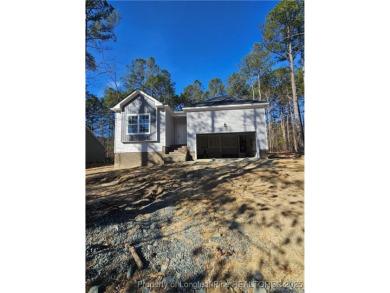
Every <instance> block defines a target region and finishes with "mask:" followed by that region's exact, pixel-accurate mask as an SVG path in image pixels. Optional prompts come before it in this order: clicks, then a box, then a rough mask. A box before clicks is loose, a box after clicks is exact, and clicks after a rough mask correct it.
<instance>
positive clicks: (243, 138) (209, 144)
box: [196, 132, 256, 159]
mask: <svg viewBox="0 0 390 293" xmlns="http://www.w3.org/2000/svg"><path fill="white" fill-rule="evenodd" d="M196 143H197V145H196V147H197V158H198V159H205V158H239V157H241V158H243V157H254V156H255V155H256V141H255V133H254V132H241V133H220V134H198V135H197V136H196Z"/></svg>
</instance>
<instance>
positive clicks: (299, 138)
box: [288, 41, 304, 152]
mask: <svg viewBox="0 0 390 293" xmlns="http://www.w3.org/2000/svg"><path fill="white" fill-rule="evenodd" d="M288 60H289V63H290V75H291V89H292V96H293V110H294V117H295V128H296V136H297V141H298V151H299V152H303V151H304V139H303V129H302V127H301V125H302V123H301V122H300V121H301V116H300V115H299V109H298V98H297V87H296V84H295V73H294V58H293V53H292V46H291V41H290V42H289V44H288Z"/></svg>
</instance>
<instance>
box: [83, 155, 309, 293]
mask: <svg viewBox="0 0 390 293" xmlns="http://www.w3.org/2000/svg"><path fill="white" fill-rule="evenodd" d="M86 190H87V198H86V203H87V234H88V233H89V232H88V231H89V229H91V228H90V227H93V226H96V225H101V223H103V222H104V219H107V218H109V217H113V215H114V216H115V215H117V214H118V212H120V211H126V215H133V218H136V219H140V218H147V217H148V216H149V215H150V214H152V213H155V212H156V211H158V210H161V209H164V208H166V207H173V208H174V216H173V217H172V219H171V220H170V221H169V222H168V223H159V224H160V226H159V227H160V228H159V238H161V239H165V240H169V241H176V242H179V243H182V245H183V246H186V247H192V248H193V250H194V251H197V249H202V248H204V249H209V251H212V253H211V254H209V255H208V258H207V259H208V260H207V263H206V264H205V263H203V264H202V265H203V266H204V267H205V268H206V269H205V272H204V274H203V275H202V278H203V280H205V281H206V280H210V281H212V280H221V281H222V280H223V281H226V282H228V283H233V282H234V281H242V280H248V274H249V273H250V272H253V271H254V270H259V271H260V272H261V274H262V275H263V276H264V279H265V280H267V281H270V282H284V283H286V282H296V283H295V284H296V286H298V287H299V286H301V284H303V282H304V159H303V158H284V159H280V158H279V159H277V158H275V159H269V160H239V161H237V160H216V161H211V160H199V161H196V162H185V163H177V164H167V165H162V166H154V167H137V168H131V169H121V170H115V169H114V168H113V167H110V166H109V167H107V166H105V167H99V168H91V169H87V170H86ZM189 211H190V212H189ZM115 217H117V216H115ZM121 217H122V218H121V219H122V220H121V221H118V223H119V224H121V223H123V222H126V219H127V218H126V217H123V215H122V214H121ZM116 219H117V218H116ZM102 221H103V222H102ZM126 232H127V233H131V231H126ZM91 233H92V232H91ZM93 233H95V234H96V232H93ZM188 233H191V234H190V235H192V236H191V237H188V235H189V234H188ZM216 234H217V235H218V236H217V237H220V238H221V239H223V241H224V242H223V243H224V245H225V246H224V247H223V246H221V243H222V242H221V241H222V240H221V241H219V240H216V239H215V237H216V236H215V235H216ZM197 238H199V239H201V242H199V239H198V240H196V241H197V242H196V243H195V242H194V241H195V240H194V239H197ZM125 241H126V240H125ZM129 241H130V240H129ZM241 242H242V243H245V245H241ZM147 243H148V242H147V240H146V239H145V243H144V244H143V245H146V244H147ZM199 243H201V245H200V246H201V247H200V246H199ZM119 245H122V244H119ZM193 258H196V253H193ZM88 265H89V264H88V263H87V266H88ZM118 284H119V283H118ZM121 284H122V285H123V283H121ZM122 285H118V286H116V287H115V288H117V289H118V291H115V290H114V289H113V291H112V292H125V291H120V288H119V287H121V286H122ZM112 288H114V287H112ZM298 291H300V290H298ZM152 292H153V291H152ZM208 292H226V290H225V289H221V288H217V289H210V290H208ZM236 292H241V291H236Z"/></svg>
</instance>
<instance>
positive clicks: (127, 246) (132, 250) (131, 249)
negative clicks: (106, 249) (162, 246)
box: [125, 243, 144, 270]
mask: <svg viewBox="0 0 390 293" xmlns="http://www.w3.org/2000/svg"><path fill="white" fill-rule="evenodd" d="M125 246H126V248H127V249H128V250H130V252H131V255H132V256H133V258H134V260H135V263H136V264H137V267H138V269H139V270H142V269H143V268H144V264H143V263H142V260H141V258H140V257H139V256H138V254H137V252H136V251H135V248H134V247H133V246H131V245H129V244H127V243H126V244H125Z"/></svg>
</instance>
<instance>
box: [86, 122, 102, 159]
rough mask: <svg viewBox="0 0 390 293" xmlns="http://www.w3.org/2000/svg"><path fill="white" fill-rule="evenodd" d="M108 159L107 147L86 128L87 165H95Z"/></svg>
mask: <svg viewBox="0 0 390 293" xmlns="http://www.w3.org/2000/svg"><path fill="white" fill-rule="evenodd" d="M105 157H106V147H105V146H104V145H103V144H102V143H101V142H100V140H99V139H98V138H97V137H96V136H95V135H94V134H93V132H92V131H91V130H90V129H89V128H88V127H87V126H85V160H86V163H95V162H101V161H104V159H105Z"/></svg>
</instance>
